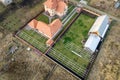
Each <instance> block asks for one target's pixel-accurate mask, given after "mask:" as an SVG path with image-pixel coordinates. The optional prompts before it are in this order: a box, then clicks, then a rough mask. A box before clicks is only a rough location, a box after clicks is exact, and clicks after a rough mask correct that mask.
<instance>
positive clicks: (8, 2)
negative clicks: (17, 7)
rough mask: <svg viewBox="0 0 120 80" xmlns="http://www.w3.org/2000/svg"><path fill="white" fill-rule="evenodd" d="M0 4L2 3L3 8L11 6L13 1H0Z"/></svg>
mask: <svg viewBox="0 0 120 80" xmlns="http://www.w3.org/2000/svg"><path fill="white" fill-rule="evenodd" d="M0 2H2V3H3V4H4V5H5V6H7V5H9V4H11V3H12V2H13V0H0Z"/></svg>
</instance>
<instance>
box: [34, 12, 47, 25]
mask: <svg viewBox="0 0 120 80" xmlns="http://www.w3.org/2000/svg"><path fill="white" fill-rule="evenodd" d="M36 19H37V20H38V21H43V22H45V23H47V24H48V23H49V18H48V17H47V16H46V15H44V14H40V15H39V16H38V17H37V18H36Z"/></svg>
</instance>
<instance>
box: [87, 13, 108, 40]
mask: <svg viewBox="0 0 120 80" xmlns="http://www.w3.org/2000/svg"><path fill="white" fill-rule="evenodd" d="M108 25H109V17H108V16H107V15H102V16H99V17H98V18H97V20H96V21H95V23H94V24H93V26H92V28H91V29H90V31H89V33H88V34H89V35H90V34H96V35H98V36H99V37H101V38H103V37H104V35H105V33H106V29H108V27H109V26H108Z"/></svg>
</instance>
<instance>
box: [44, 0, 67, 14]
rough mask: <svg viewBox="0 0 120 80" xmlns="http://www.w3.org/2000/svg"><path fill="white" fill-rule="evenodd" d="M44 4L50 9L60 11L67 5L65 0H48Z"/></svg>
mask: <svg viewBox="0 0 120 80" xmlns="http://www.w3.org/2000/svg"><path fill="white" fill-rule="evenodd" d="M44 5H46V6H47V7H48V8H50V9H56V11H57V12H59V13H62V12H63V11H64V9H65V7H66V6H67V4H66V3H65V2H64V1H63V0H47V1H46V2H45V3H44Z"/></svg>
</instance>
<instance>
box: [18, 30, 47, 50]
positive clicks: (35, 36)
mask: <svg viewBox="0 0 120 80" xmlns="http://www.w3.org/2000/svg"><path fill="white" fill-rule="evenodd" d="M18 36H19V37H20V38H22V39H23V40H25V41H27V42H28V43H29V44H31V45H32V46H34V47H35V48H37V49H38V50H40V51H41V52H45V51H46V49H47V47H46V44H45V43H46V41H47V38H45V37H43V36H42V35H41V34H39V33H37V32H36V31H34V30H32V29H31V30H26V29H23V30H22V31H21V32H20V33H19V34H18Z"/></svg>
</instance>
